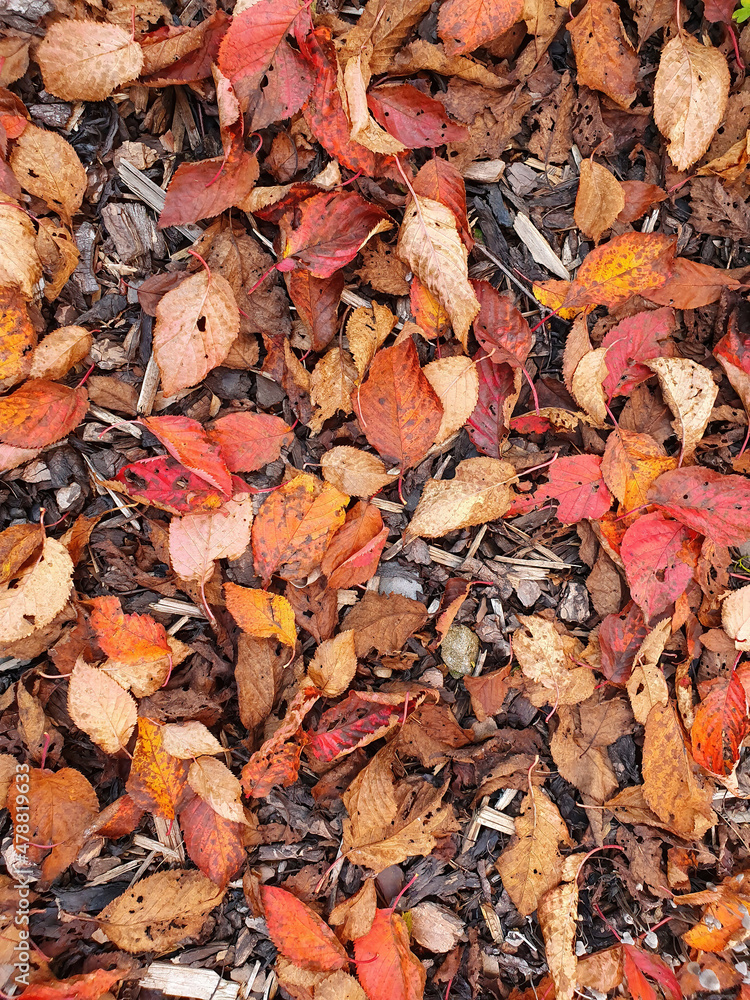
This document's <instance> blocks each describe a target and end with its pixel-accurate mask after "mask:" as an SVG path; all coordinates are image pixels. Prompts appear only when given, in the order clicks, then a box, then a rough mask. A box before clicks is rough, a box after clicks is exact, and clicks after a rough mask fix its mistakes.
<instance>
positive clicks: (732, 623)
mask: <svg viewBox="0 0 750 1000" xmlns="http://www.w3.org/2000/svg"><path fill="white" fill-rule="evenodd" d="M0 537H2V536H0ZM721 626H722V628H723V629H724V631H725V632H726V634H727V635H728V636H729V638H730V639H733V640H734V645H735V648H736V649H741V650H743V651H745V652H747V651H749V650H750V586H748V587H740V588H739V590H733V591H732V592H731V593H730V594H727V596H726V597H725V598H724V600H723V601H722V602H721Z"/></svg>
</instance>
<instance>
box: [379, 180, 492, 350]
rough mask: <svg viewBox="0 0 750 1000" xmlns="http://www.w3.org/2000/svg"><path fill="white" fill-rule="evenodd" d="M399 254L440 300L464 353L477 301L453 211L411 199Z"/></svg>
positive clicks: (438, 205) (432, 203) (432, 202)
mask: <svg viewBox="0 0 750 1000" xmlns="http://www.w3.org/2000/svg"><path fill="white" fill-rule="evenodd" d="M398 255H399V257H400V258H401V260H403V261H405V262H406V263H407V264H408V265H409V267H410V268H411V269H412V271H413V272H414V273H415V274H416V275H417V277H418V278H419V280H420V281H421V282H422V283H423V284H424V285H426V286H427V288H428V289H429V290H430V291H431V292H432V294H433V295H435V296H436V298H437V299H438V300H439V301H440V303H441V304H442V306H443V307H444V308H445V311H446V312H447V313H448V316H449V317H450V321H451V324H452V326H453V332H454V333H455V335H456V336H457V337H458V339H459V340H460V341H461V343H462V344H463V346H464V350H466V345H467V341H468V336H469V329H470V328H471V323H472V320H473V319H474V317H475V316H476V315H477V313H478V312H479V302H478V301H477V297H476V295H475V294H474V290H473V288H472V287H471V284H470V282H469V276H468V270H467V263H468V253H467V250H466V247H465V246H464V244H463V241H462V239H461V236H460V233H459V231H458V224H457V222H456V217H455V215H454V214H453V212H452V211H451V210H450V209H449V208H446V206H445V205H441V203H440V202H439V201H433V200H432V198H424V197H421V196H419V195H417V197H416V198H412V199H411V201H410V202H409V204H408V205H407V207H406V211H405V212H404V220H403V222H402V223H401V229H400V230H399V234H398Z"/></svg>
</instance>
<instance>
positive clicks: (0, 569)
mask: <svg viewBox="0 0 750 1000" xmlns="http://www.w3.org/2000/svg"><path fill="white" fill-rule="evenodd" d="M43 542H44V534H43V532H42V526H41V525H40V524H11V525H10V527H8V528H6V529H5V530H4V531H0V583H6V582H7V581H8V580H10V579H12V578H13V577H14V576H16V575H17V574H18V571H19V570H20V569H21V567H22V566H23V565H24V563H25V562H27V561H28V560H29V559H30V558H31V557H32V556H33V555H34V554H35V553H36V552H37V550H38V549H40V548H41V546H42V543H43Z"/></svg>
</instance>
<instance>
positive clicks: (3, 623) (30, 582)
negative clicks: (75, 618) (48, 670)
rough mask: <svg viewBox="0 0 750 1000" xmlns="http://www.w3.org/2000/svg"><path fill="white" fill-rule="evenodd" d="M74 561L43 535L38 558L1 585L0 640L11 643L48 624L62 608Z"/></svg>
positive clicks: (58, 543) (52, 539)
mask: <svg viewBox="0 0 750 1000" xmlns="http://www.w3.org/2000/svg"><path fill="white" fill-rule="evenodd" d="M72 576H73V561H72V559H71V558H70V554H69V553H68V550H67V549H66V548H65V546H64V545H63V544H62V543H61V542H58V541H56V540H55V539H54V538H46V539H45V540H44V545H43V547H42V554H41V556H40V558H39V559H38V560H37V561H36V562H35V563H34V564H33V565H32V566H31V567H30V568H28V569H27V570H25V571H24V572H23V573H22V574H21V576H20V577H19V578H18V579H16V580H14V581H12V582H7V581H6V582H5V583H4V584H3V585H2V586H1V587H0V641H2V642H13V641H15V640H16V639H23V638H24V637H25V636H27V635H31V634H32V633H33V632H34V631H35V630H36V629H40V628H42V627H43V626H45V625H49V623H50V622H51V621H52V619H53V618H55V617H56V616H57V615H58V614H59V613H60V612H61V611H62V609H63V608H64V607H65V605H66V604H67V602H68V596H69V594H70V588H71V578H72Z"/></svg>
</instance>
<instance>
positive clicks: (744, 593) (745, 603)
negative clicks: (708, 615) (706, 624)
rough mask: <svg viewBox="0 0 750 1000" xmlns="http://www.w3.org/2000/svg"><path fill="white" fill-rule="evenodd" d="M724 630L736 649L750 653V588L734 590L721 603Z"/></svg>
mask: <svg viewBox="0 0 750 1000" xmlns="http://www.w3.org/2000/svg"><path fill="white" fill-rule="evenodd" d="M721 624H722V628H723V629H724V631H725V632H726V634H727V635H728V636H729V638H730V639H734V646H735V649H741V650H744V651H745V652H747V651H750V586H747V587H740V589H739V590H733V591H732V592H731V593H730V594H728V595H727V596H726V597H725V598H724V600H723V601H722V603H721Z"/></svg>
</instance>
